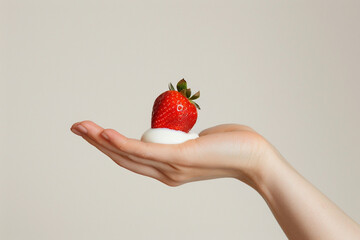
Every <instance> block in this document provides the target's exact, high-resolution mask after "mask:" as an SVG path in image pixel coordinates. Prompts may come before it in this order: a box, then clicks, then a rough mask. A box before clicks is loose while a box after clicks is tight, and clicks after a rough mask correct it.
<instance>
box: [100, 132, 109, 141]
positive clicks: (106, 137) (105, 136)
mask: <svg viewBox="0 0 360 240" xmlns="http://www.w3.org/2000/svg"><path fill="white" fill-rule="evenodd" d="M101 136H102V137H103V138H105V139H106V140H109V136H108V135H107V134H106V133H104V132H102V133H101Z"/></svg>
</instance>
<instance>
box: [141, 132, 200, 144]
mask: <svg viewBox="0 0 360 240" xmlns="http://www.w3.org/2000/svg"><path fill="white" fill-rule="evenodd" d="M198 137H199V135H198V134H196V133H185V132H183V131H177V130H172V129H168V128H150V129H149V130H147V131H146V132H144V134H143V135H142V137H141V141H143V142H152V143H163V144H178V143H183V142H186V141H188V140H190V139H195V138H198Z"/></svg>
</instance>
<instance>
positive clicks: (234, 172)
mask: <svg viewBox="0 0 360 240" xmlns="http://www.w3.org/2000/svg"><path fill="white" fill-rule="evenodd" d="M71 130H72V131H73V132H74V133H76V134H78V135H80V136H82V137H83V138H84V139H85V140H86V141H88V142H89V143H90V144H92V145H93V146H95V147H96V148H98V149H99V150H100V151H102V152H103V153H105V154H106V155H107V156H109V157H110V158H111V159H112V160H113V161H114V162H116V163H117V164H118V165H120V166H121V167H124V168H126V169H128V170H130V171H133V172H135V173H138V174H141V175H145V176H148V177H152V178H154V179H157V180H159V181H161V182H163V183H165V184H167V185H169V186H178V185H181V184H184V183H187V182H192V181H198V180H205V179H212V178H221V177H234V178H237V179H239V180H241V181H243V182H245V183H247V184H249V185H250V186H253V187H254V185H255V182H254V180H255V179H256V178H258V174H259V173H260V168H261V166H263V162H264V159H265V158H266V156H267V153H268V152H269V150H270V149H271V147H270V144H268V142H267V141H266V140H265V139H264V138H263V137H262V136H260V135H259V134H258V133H256V132H255V131H254V130H253V129H251V128H249V127H247V126H243V125H237V124H225V125H219V126H216V127H212V128H209V129H206V130H204V131H202V132H201V133H200V134H199V135H200V137H199V138H197V139H194V140H189V141H187V142H185V143H182V144H157V143H145V142H142V141H139V140H135V139H130V138H126V137H125V136H123V135H121V134H120V133H118V132H116V131H115V130H112V129H103V128H101V127H100V126H98V125H96V124H95V123H93V122H91V121H83V122H79V123H75V124H74V125H73V126H72V127H71Z"/></svg>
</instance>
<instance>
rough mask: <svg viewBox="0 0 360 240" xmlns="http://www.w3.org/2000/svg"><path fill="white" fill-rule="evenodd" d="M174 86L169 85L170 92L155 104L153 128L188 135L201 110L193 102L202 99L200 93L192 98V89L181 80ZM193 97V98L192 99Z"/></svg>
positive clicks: (164, 94)
mask: <svg viewBox="0 0 360 240" xmlns="http://www.w3.org/2000/svg"><path fill="white" fill-rule="evenodd" d="M176 88H177V91H176V90H175V88H174V86H173V85H172V84H171V83H170V84H169V91H166V92H163V93H162V94H160V96H158V97H157V98H156V100H155V102H154V106H153V111H152V118H151V128H169V129H173V130H180V131H183V132H186V133H188V132H189V131H190V129H191V128H192V127H193V126H194V125H195V123H196V120H197V110H196V108H198V109H200V107H199V105H197V104H196V103H195V102H194V101H193V100H195V99H197V98H199V97H200V91H199V92H197V93H195V94H194V95H193V96H191V90H190V88H189V89H188V88H187V83H186V81H185V80H184V79H181V80H180V81H179V82H178V84H177V85H176ZM190 96H191V97H190Z"/></svg>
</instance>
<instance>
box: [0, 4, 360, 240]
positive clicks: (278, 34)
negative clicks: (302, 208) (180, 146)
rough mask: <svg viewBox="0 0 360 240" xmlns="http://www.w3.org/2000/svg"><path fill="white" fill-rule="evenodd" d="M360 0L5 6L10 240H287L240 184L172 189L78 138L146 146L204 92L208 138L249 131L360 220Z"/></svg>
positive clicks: (3, 171)
mask: <svg viewBox="0 0 360 240" xmlns="http://www.w3.org/2000/svg"><path fill="white" fill-rule="evenodd" d="M359 12H360V2H359V1H272V2H270V1H235V0H234V1H120V0H114V1H110V0H103V1H100V0H98V1H88V0H87V1H85V0H81V1H64V0H61V1H60V0H57V1H47V0H46V1H45V0H44V1H41V0H34V1H18V0H5V1H4V0H1V1H0V61H1V62H0V63H1V65H0V71H1V72H0V74H1V75H0V80H1V87H0V91H1V95H0V98H1V99H0V100H1V101H0V107H1V108H0V111H1V112H0V114H1V122H0V124H1V134H0V136H1V139H0V140H1V145H0V150H1V151H0V154H1V156H0V157H1V167H0V195H1V197H0V201H1V202H0V204H1V205H0V238H1V239H6V240H15V239H27V240H31V239H36V240H42V239H89V240H92V239H109V240H110V239H164V240H165V239H179V240H180V239H181V240H182V239H286V237H285V235H284V234H283V232H282V230H281V228H280V227H279V226H278V225H277V223H276V221H275V219H274V217H273V216H272V214H271V212H270V210H269V209H268V207H267V205H266V204H265V202H264V201H263V199H262V198H261V197H260V196H259V195H258V194H257V193H256V192H255V191H254V190H253V189H251V188H250V187H248V186H246V185H244V184H242V183H241V182H238V181H236V180H234V179H217V180H209V181H203V182H196V183H191V184H186V185H183V186H180V187H177V188H170V187H167V186H165V185H163V184H161V183H159V182H157V181H155V180H153V179H149V178H146V177H143V176H140V175H136V174H133V173H131V172H128V171H126V170H124V169H122V168H120V167H118V166H117V165H116V164H114V163H113V162H112V161H111V160H110V159H108V158H107V157H106V156H105V155H103V154H102V153H100V152H99V151H97V150H96V149H95V148H94V147H92V146H91V145H89V144H87V143H86V142H85V141H84V140H83V139H81V138H80V137H78V136H76V135H74V134H73V133H71V132H70V130H69V128H70V126H71V125H72V124H73V123H74V122H77V121H80V120H86V119H89V120H92V121H94V122H96V123H98V124H99V125H101V126H103V127H105V128H114V129H116V130H118V131H119V132H121V133H123V134H125V135H127V136H129V137H133V138H139V137H140V136H141V134H142V133H143V132H144V131H145V130H146V129H147V128H149V127H150V114H151V108H152V104H153V101H154V99H155V98H156V96H157V95H159V94H160V93H161V92H163V91H165V90H166V89H167V85H168V83H169V82H172V83H174V84H175V83H176V82H177V81H178V80H180V79H181V78H183V77H184V78H185V79H186V80H187V81H188V82H189V84H190V87H191V88H192V89H193V90H201V95H202V96H201V98H200V99H199V101H198V103H199V104H200V105H201V107H202V110H201V111H200V113H199V119H198V122H197V124H196V126H195V128H194V131H196V132H199V131H201V130H202V129H204V128H207V127H211V126H214V125H217V124H221V123H232V122H234V123H242V124H246V125H250V126H252V127H253V128H255V129H256V130H257V131H259V132H260V133H261V134H263V135H264V136H265V137H266V138H267V139H269V141H271V142H272V143H273V144H274V145H275V146H276V147H277V148H278V149H279V150H280V152H281V153H282V154H283V155H284V156H285V157H286V158H287V159H288V161H289V162H290V163H291V164H292V165H293V166H294V167H295V168H296V169H297V170H298V171H299V172H300V173H301V174H302V175H304V176H305V177H306V178H307V179H309V180H310V181H311V182H312V183H313V184H314V185H315V186H316V187H318V188H319V189H320V190H321V191H322V192H324V193H325V194H326V195H327V196H328V197H329V198H330V199H332V200H333V201H334V202H335V203H336V204H338V205H339V206H340V207H341V208H342V209H343V210H344V211H345V212H346V213H347V214H348V215H350V216H351V217H352V218H353V219H355V220H356V221H357V222H359V221H360V204H359V203H360V190H359V183H360V175H359V170H360V163H359V160H360V159H359V145H360V138H359V136H360V129H359V123H360V113H359V109H360V108H359V103H360V94H359V92H360V82H359V79H360V44H359V43H360V27H359V22H360V14H359Z"/></svg>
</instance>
